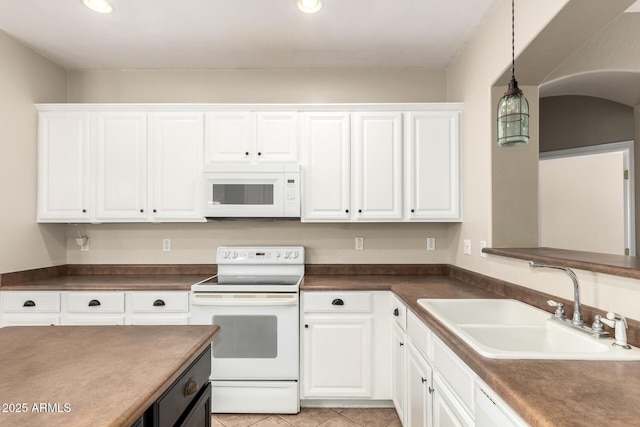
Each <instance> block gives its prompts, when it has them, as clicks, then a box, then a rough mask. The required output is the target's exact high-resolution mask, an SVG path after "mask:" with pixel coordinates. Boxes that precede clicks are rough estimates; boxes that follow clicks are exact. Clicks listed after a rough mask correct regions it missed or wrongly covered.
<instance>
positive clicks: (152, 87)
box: [69, 69, 447, 103]
mask: <svg viewBox="0 0 640 427" xmlns="http://www.w3.org/2000/svg"><path fill="white" fill-rule="evenodd" d="M446 90H447V86H446V72H445V70H425V69H306V70H305V69H302V70H258V69H248V70H119V71H74V72H71V73H70V74H69V102H222V103H235V102H237V103H243V102H248V103H253V102H255V103H263V102H264V103H270V102H275V103H288V102H290V103H324V102H441V101H445V100H446Z"/></svg>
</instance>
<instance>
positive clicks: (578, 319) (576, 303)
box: [529, 261, 584, 327]
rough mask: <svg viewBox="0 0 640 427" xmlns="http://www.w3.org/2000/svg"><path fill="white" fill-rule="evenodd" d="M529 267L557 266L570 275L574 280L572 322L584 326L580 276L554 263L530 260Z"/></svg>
mask: <svg viewBox="0 0 640 427" xmlns="http://www.w3.org/2000/svg"><path fill="white" fill-rule="evenodd" d="M529 267H531V268H555V269H556V270H562V271H564V272H565V273H567V274H568V275H569V277H570V278H571V280H572V281H573V319H572V320H571V323H572V324H573V325H575V326H578V327H582V326H584V322H583V321H582V311H581V310H580V285H579V284H578V277H577V276H576V274H575V273H574V272H573V271H572V270H571V269H570V268H567V267H563V266H561V265H554V264H545V263H543V262H537V261H529Z"/></svg>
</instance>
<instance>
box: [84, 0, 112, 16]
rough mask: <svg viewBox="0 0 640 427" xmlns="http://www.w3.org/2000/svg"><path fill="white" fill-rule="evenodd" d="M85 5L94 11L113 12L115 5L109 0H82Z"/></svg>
mask: <svg viewBox="0 0 640 427" xmlns="http://www.w3.org/2000/svg"><path fill="white" fill-rule="evenodd" d="M82 3H84V5H85V6H87V7H88V8H89V9H91V10H93V11H94V12H98V13H111V12H113V6H112V5H111V3H109V2H108V1H107V0H82Z"/></svg>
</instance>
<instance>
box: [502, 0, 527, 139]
mask: <svg viewBox="0 0 640 427" xmlns="http://www.w3.org/2000/svg"><path fill="white" fill-rule="evenodd" d="M514 1H515V0H511V81H510V82H509V87H508V88H507V91H506V92H505V93H504V96H503V97H502V98H500V102H499V103H498V145H499V146H500V147H516V146H518V145H523V144H526V143H527V142H529V102H528V101H527V98H525V96H524V94H523V93H522V91H521V90H520V88H518V82H517V81H516V73H515V68H516V66H515V65H516V60H515V4H514Z"/></svg>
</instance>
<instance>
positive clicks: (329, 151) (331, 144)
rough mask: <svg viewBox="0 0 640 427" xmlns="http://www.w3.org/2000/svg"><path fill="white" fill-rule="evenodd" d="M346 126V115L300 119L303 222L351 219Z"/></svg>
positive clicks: (347, 119) (347, 120)
mask: <svg viewBox="0 0 640 427" xmlns="http://www.w3.org/2000/svg"><path fill="white" fill-rule="evenodd" d="M349 126H350V114H349V113H340V112H336V113H306V114H304V115H303V116H302V146H303V156H302V165H303V174H304V176H303V178H304V179H303V182H304V191H303V195H304V200H303V203H302V221H348V220H349V218H350V217H351V213H350V212H349V202H350V188H351V178H350V176H349V174H350V170H351V169H350V161H351V160H350V159H351V157H350V130H349Z"/></svg>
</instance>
